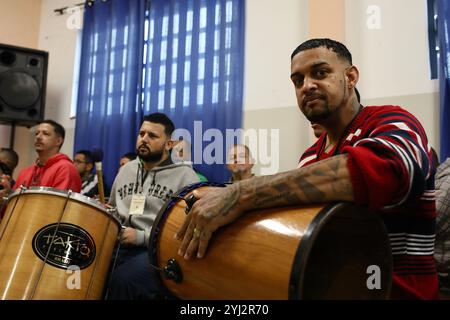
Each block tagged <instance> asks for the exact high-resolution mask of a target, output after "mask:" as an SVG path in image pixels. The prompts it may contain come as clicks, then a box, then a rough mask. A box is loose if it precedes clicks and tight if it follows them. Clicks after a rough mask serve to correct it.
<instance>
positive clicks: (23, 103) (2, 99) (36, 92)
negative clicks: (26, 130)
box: [0, 44, 48, 126]
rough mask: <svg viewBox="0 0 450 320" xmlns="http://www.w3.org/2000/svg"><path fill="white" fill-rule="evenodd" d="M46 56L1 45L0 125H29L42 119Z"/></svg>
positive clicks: (45, 54)
mask: <svg viewBox="0 0 450 320" xmlns="http://www.w3.org/2000/svg"><path fill="white" fill-rule="evenodd" d="M47 65H48V53H47V52H45V51H39V50H34V49H28V48H21V47H15V46H10V45H4V44H0V122H3V123H13V122H14V123H15V124H16V125H23V126H32V125H34V124H36V123H38V122H40V121H42V120H43V118H44V110H45V89H46V78H47Z"/></svg>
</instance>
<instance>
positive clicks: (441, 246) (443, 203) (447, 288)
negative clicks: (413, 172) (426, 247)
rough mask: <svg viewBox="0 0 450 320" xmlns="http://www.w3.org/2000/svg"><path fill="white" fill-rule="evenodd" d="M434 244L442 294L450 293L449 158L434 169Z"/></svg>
mask: <svg viewBox="0 0 450 320" xmlns="http://www.w3.org/2000/svg"><path fill="white" fill-rule="evenodd" d="M435 179H436V211H437V219H436V246H435V254H434V257H435V259H436V266H437V271H438V276H439V287H440V290H441V292H442V293H443V294H446V295H449V294H450V158H447V159H446V160H445V162H443V163H441V164H440V165H439V166H438V167H437V169H436V175H435Z"/></svg>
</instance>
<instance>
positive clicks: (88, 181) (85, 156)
mask: <svg viewBox="0 0 450 320" xmlns="http://www.w3.org/2000/svg"><path fill="white" fill-rule="evenodd" d="M73 163H74V164H75V167H77V170H78V173H79V174H80V177H81V181H82V185H81V194H82V195H85V196H87V197H91V198H95V197H97V196H98V194H99V193H98V178H97V175H96V174H95V173H94V172H93V171H94V160H93V159H92V154H91V152H90V151H89V150H79V151H77V152H76V154H75V159H74V160H73Z"/></svg>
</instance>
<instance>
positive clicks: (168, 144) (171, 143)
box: [165, 139, 175, 151]
mask: <svg viewBox="0 0 450 320" xmlns="http://www.w3.org/2000/svg"><path fill="white" fill-rule="evenodd" d="M174 143H175V142H174V141H173V140H172V139H169V140H167V141H166V146H165V149H166V151H170V150H172V148H173V147H174Z"/></svg>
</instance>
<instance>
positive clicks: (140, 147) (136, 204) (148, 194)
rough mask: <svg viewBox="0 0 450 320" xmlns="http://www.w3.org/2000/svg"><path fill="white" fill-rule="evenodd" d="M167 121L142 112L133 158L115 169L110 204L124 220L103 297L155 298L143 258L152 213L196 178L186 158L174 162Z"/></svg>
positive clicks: (156, 290)
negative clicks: (107, 287) (114, 262)
mask: <svg viewBox="0 0 450 320" xmlns="http://www.w3.org/2000/svg"><path fill="white" fill-rule="evenodd" d="M173 131H174V125H173V123H172V121H171V120H170V119H169V118H168V117H167V116H166V115H165V114H162V113H153V114H150V115H147V116H145V117H144V120H143V121H142V124H141V128H140V130H139V134H138V136H137V141H136V153H137V155H138V158H137V159H135V160H132V161H130V162H129V163H128V164H127V165H125V166H124V167H122V169H121V170H120V171H119V173H118V174H117V177H116V179H115V181H114V184H113V187H112V190H111V197H110V200H109V204H110V205H112V206H115V207H117V211H118V214H119V217H120V219H121V220H122V223H123V225H124V226H125V227H126V228H125V229H124V230H123V231H122V234H121V238H120V244H121V247H120V250H119V253H118V259H117V263H116V268H115V270H113V273H112V280H111V285H110V287H109V290H108V291H107V298H108V299H113V300H116V299H120V300H122V299H155V298H157V297H158V296H159V294H160V288H159V286H158V285H157V281H156V279H155V274H154V270H153V269H152V268H151V266H150V264H149V260H148V249H147V245H148V243H149V237H150V231H151V228H152V225H153V223H154V221H155V218H156V216H157V214H158V212H159V210H160V209H161V207H162V206H163V205H164V204H165V202H166V201H167V200H168V199H170V196H171V195H172V194H174V193H175V192H176V191H177V190H179V189H181V188H183V187H185V186H187V185H189V184H192V183H195V182H198V181H199V179H198V177H197V175H196V174H195V172H194V170H192V167H191V166H190V165H189V164H185V163H178V164H174V163H172V161H171V158H170V156H169V154H170V150H171V149H172V146H173V141H172V140H171V135H172V133H173Z"/></svg>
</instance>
